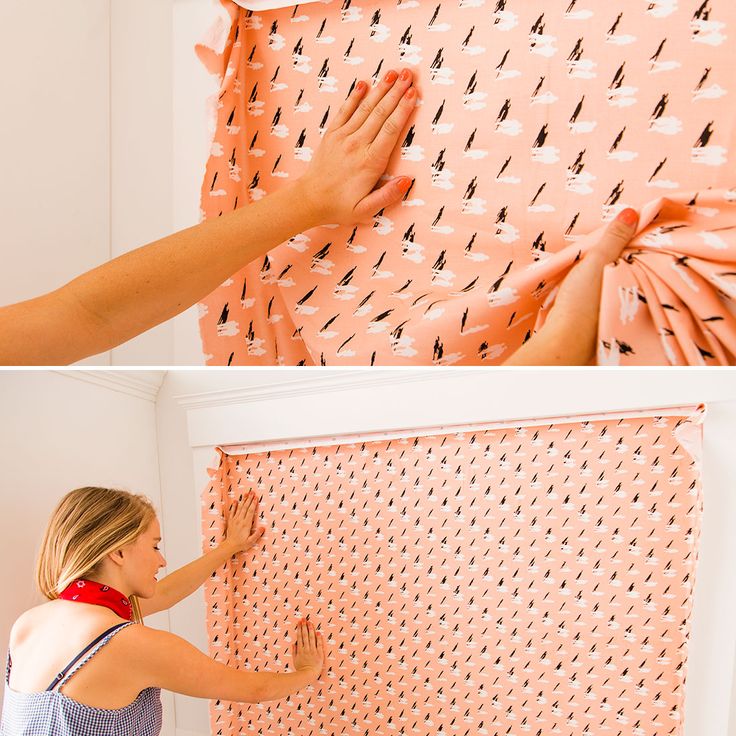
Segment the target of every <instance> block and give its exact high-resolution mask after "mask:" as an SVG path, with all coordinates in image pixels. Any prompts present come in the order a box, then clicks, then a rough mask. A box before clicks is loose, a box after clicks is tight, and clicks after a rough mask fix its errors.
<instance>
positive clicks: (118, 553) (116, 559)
mask: <svg viewBox="0 0 736 736" xmlns="http://www.w3.org/2000/svg"><path fill="white" fill-rule="evenodd" d="M124 556H125V555H124V552H123V549H122V548H121V549H116V550H115V551H114V552H110V553H109V554H108V555H107V559H108V560H110V562H112V564H113V565H117V566H118V567H120V566H121V565H122V564H123V558H124Z"/></svg>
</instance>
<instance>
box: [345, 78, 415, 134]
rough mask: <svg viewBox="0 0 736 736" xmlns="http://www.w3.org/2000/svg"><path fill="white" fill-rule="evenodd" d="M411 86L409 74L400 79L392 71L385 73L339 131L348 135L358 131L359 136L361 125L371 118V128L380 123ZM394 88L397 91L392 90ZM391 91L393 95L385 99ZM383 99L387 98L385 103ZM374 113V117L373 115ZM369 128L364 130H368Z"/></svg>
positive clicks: (376, 130) (376, 129) (361, 131)
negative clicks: (377, 121)
mask: <svg viewBox="0 0 736 736" xmlns="http://www.w3.org/2000/svg"><path fill="white" fill-rule="evenodd" d="M410 84H411V74H409V75H408V79H406V78H404V79H401V78H400V77H399V74H398V73H397V72H396V71H394V70H393V69H392V70H390V71H389V72H387V73H386V74H385V75H384V76H383V78H382V79H381V81H380V82H379V83H378V84H377V85H376V86H375V87H373V89H371V90H370V92H368V94H367V95H366V96H365V97H364V98H363V99H362V100H361V101H360V103H359V104H358V106H357V108H356V110H355V112H354V113H353V114H352V115H351V116H350V119H349V120H348V121H347V122H346V123H345V124H344V125H343V126H342V128H341V130H342V131H343V132H344V133H346V134H348V135H350V134H352V133H355V132H356V131H359V130H360V133H361V135H362V134H363V133H364V132H365V131H363V130H362V126H363V124H364V123H365V122H366V121H367V120H368V118H369V117H371V118H372V120H371V123H370V124H369V125H370V126H373V125H374V124H375V123H374V121H375V120H376V119H379V120H380V121H381V124H383V121H385V120H386V118H387V117H388V116H389V115H390V114H391V112H392V111H393V109H394V108H395V107H396V105H397V104H398V103H399V101H400V100H401V97H402V95H403V94H404V91H405V90H406V88H407V87H408V86H409V85H410ZM394 86H396V88H397V89H394ZM389 91H392V92H393V94H391V95H389V96H388V97H387V93H388V92H389ZM384 97H387V99H386V100H385V101H383V100H384ZM374 111H375V115H373V113H374ZM379 128H380V125H379V126H378V127H377V128H375V132H374V134H373V136H372V137H370V138H368V140H372V139H373V137H375V133H376V132H378V129H379ZM369 129H370V128H368V129H366V130H369Z"/></svg>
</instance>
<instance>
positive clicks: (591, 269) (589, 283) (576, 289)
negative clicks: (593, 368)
mask: <svg viewBox="0 0 736 736" xmlns="http://www.w3.org/2000/svg"><path fill="white" fill-rule="evenodd" d="M638 221H639V215H638V214H637V213H636V211H635V210H632V209H628V208H627V209H624V210H622V211H621V212H620V213H619V215H618V217H617V218H616V219H615V220H613V221H611V222H609V223H608V225H607V226H606V227H605V229H604V230H603V232H602V234H601V236H600V239H599V240H598V242H597V243H596V245H595V247H593V248H591V249H590V250H589V251H588V253H587V254H586V255H585V256H583V258H582V259H581V260H580V262H579V263H577V264H575V266H573V267H572V268H571V269H570V272H569V273H568V274H567V276H565V279H564V280H563V282H562V283H561V284H560V290H559V292H558V293H557V296H556V298H555V303H554V305H553V306H552V309H550V312H549V316H548V317H547V320H546V321H545V323H544V325H542V328H541V329H540V330H539V332H537V333H536V334H535V335H533V336H532V337H531V338H530V339H529V340H527V342H525V343H524V344H523V345H522V346H521V347H520V348H519V349H518V350H517V351H516V352H515V353H514V354H513V355H512V356H511V357H510V358H509V359H508V360H507V361H506V362H505V363H504V365H507V366H514V365H590V364H595V358H596V352H595V351H596V339H597V336H598V312H599V309H600V304H601V286H602V284H603V269H604V268H605V267H606V265H607V264H609V263H613V261H615V260H616V259H617V258H618V257H619V256H620V255H621V251H623V249H624V248H625V247H626V245H627V244H628V242H629V241H630V240H631V238H632V237H633V236H634V233H635V232H636V225H637V223H638Z"/></svg>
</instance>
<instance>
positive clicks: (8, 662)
mask: <svg viewBox="0 0 736 736" xmlns="http://www.w3.org/2000/svg"><path fill="white" fill-rule="evenodd" d="M12 666H13V660H12V659H10V649H8V654H7V657H6V659H5V684H6V685H7V686H8V687H10V668H11V667H12Z"/></svg>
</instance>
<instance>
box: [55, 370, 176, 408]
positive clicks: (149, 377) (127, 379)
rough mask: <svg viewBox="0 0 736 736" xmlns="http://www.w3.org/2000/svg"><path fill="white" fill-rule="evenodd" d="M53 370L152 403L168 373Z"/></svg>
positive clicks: (61, 374) (67, 376)
mask: <svg viewBox="0 0 736 736" xmlns="http://www.w3.org/2000/svg"><path fill="white" fill-rule="evenodd" d="M53 372H54V373H58V374H59V375H60V376H65V377H66V378H75V379H76V380H77V381H84V382H86V383H92V384H95V385H96V386H102V387H103V388H106V389H108V390H110V391H118V392H119V393H122V394H128V395H129V396H135V397H136V398H137V399H145V400H146V401H150V402H152V403H155V402H156V397H157V396H158V392H159V389H160V388H161V384H162V383H163V380H164V375H165V374H166V371H115V370H104V369H97V370H94V371H86V370H57V371H53Z"/></svg>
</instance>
